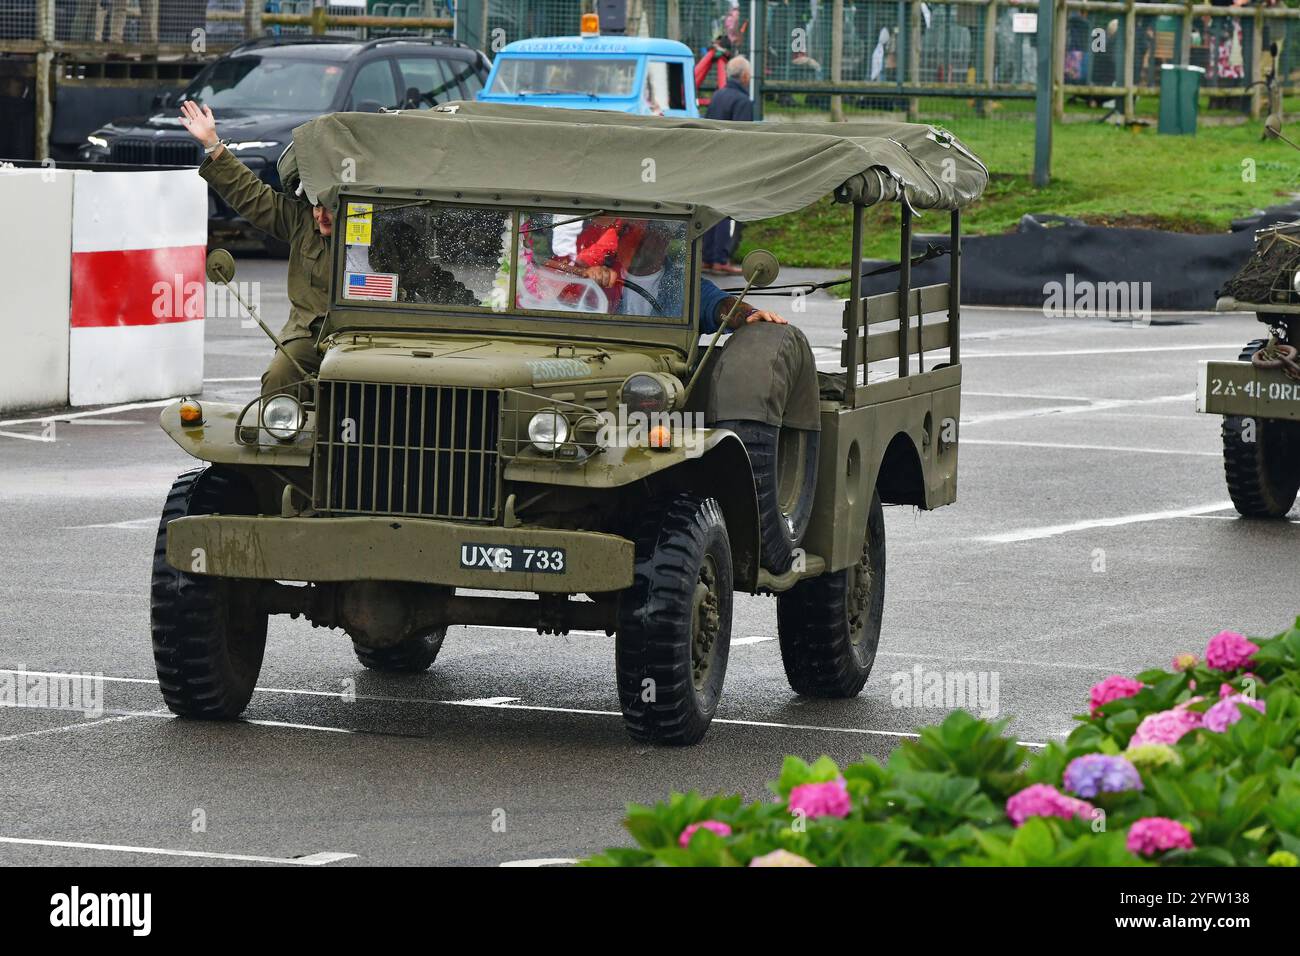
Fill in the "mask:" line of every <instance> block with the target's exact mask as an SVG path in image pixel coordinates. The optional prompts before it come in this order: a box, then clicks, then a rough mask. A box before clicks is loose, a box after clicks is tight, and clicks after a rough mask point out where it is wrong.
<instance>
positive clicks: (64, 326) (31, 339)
mask: <svg viewBox="0 0 1300 956" xmlns="http://www.w3.org/2000/svg"><path fill="white" fill-rule="evenodd" d="M74 179H75V174H73V173H71V172H67V171H63V170H53V169H6V170H0V218H2V219H3V222H4V226H3V227H0V286H2V288H3V291H0V342H2V343H3V345H2V346H0V411H5V410H8V409H18V408H41V407H48V406H52V405H66V404H67V403H68V306H69V288H70V286H69V275H70V262H71V250H72V241H71V237H72V193H73V180H74Z"/></svg>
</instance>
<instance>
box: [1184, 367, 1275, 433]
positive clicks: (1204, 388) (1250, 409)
mask: <svg viewBox="0 0 1300 956" xmlns="http://www.w3.org/2000/svg"><path fill="white" fill-rule="evenodd" d="M1196 410H1197V411H1199V412H1206V413H1209V414H1211V415H1258V416H1259V417H1260V418H1283V419H1289V420H1291V421H1300V382H1294V381H1292V380H1291V379H1290V378H1288V377H1287V376H1286V375H1285V373H1283V372H1282V370H1281V369H1257V368H1255V367H1254V366H1253V365H1251V364H1250V363H1249V362H1205V363H1203V364H1202V365H1201V377H1200V381H1199V382H1198V383H1197V390H1196Z"/></svg>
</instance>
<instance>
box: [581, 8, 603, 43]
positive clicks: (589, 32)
mask: <svg viewBox="0 0 1300 956" xmlns="http://www.w3.org/2000/svg"><path fill="white" fill-rule="evenodd" d="M580 22H581V25H582V26H581V32H582V35H583V36H585V37H598V36H600V16H599V15H598V14H595V13H584V14H583V15H582V20H581V21H580Z"/></svg>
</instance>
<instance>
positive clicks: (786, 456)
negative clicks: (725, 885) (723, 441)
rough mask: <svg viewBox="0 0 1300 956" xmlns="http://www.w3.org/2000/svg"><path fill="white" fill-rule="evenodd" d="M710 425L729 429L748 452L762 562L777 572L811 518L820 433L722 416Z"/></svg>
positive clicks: (787, 563)
mask: <svg viewBox="0 0 1300 956" xmlns="http://www.w3.org/2000/svg"><path fill="white" fill-rule="evenodd" d="M716 427H718V428H726V429H729V430H731V431H733V432H735V433H736V435H737V436H738V437H739V438H740V440H741V442H742V443H743V444H744V446H745V451H747V452H748V453H749V464H750V467H751V468H752V469H753V471H754V491H755V493H756V494H757V496H758V520H759V531H760V534H761V537H762V545H763V551H762V565H763V567H764V568H766V569H767V570H769V571H771V572H773V573H774V574H783V573H784V572H786V571H788V570H789V569H790V565H791V563H792V561H793V560H794V551H795V548H797V547H799V545H800V544H801V543H802V542H803V536H804V533H805V532H806V531H807V530H808V522H809V521H810V520H812V507H813V497H814V494H815V493H816V491H817V452H818V448H819V446H820V438H821V434H820V432H813V431H802V430H800V429H795V428H780V427H777V426H776V425H769V424H767V423H766V422H754V421H722V422H718V423H717V425H716Z"/></svg>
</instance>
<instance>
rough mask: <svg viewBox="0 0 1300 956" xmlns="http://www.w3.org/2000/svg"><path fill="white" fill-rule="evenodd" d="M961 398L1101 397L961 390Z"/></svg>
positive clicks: (1053, 399) (1082, 399)
mask: <svg viewBox="0 0 1300 956" xmlns="http://www.w3.org/2000/svg"><path fill="white" fill-rule="evenodd" d="M961 395H962V398H967V397H971V396H973V397H975V398H1029V399H1038V400H1042V401H1046V402H1097V401H1101V399H1097V398H1088V397H1087V396H1086V395H1030V394H1029V393H1028V392H972V391H968V390H967V389H964V388H963V389H962V390H961Z"/></svg>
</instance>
